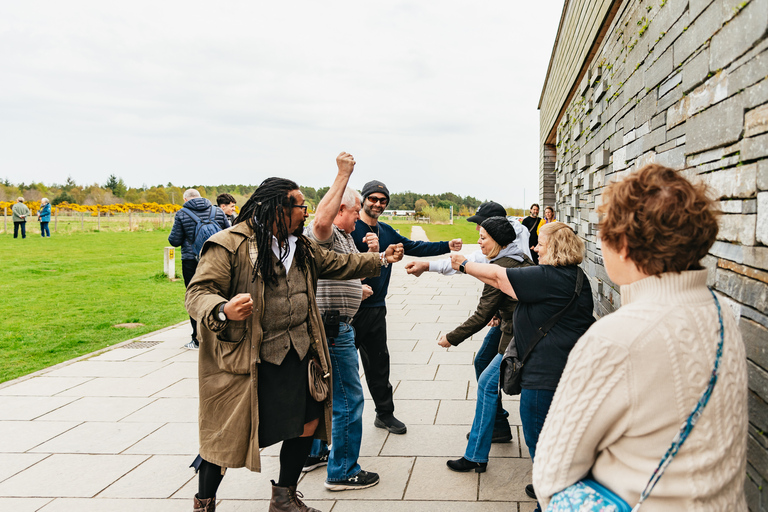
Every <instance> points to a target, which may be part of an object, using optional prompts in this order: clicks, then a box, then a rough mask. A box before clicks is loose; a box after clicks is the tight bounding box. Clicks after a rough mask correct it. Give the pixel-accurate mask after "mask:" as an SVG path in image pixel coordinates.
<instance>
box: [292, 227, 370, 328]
mask: <svg viewBox="0 0 768 512" xmlns="http://www.w3.org/2000/svg"><path fill="white" fill-rule="evenodd" d="M314 222H315V221H314V220H313V221H312V222H310V223H309V226H307V227H306V228H304V234H305V235H306V236H307V237H309V238H311V239H312V240H314V241H315V242H317V243H318V245H320V247H323V248H324V249H329V250H332V251H334V252H337V253H339V254H356V253H358V252H359V251H358V250H357V247H355V241H354V240H353V239H352V236H351V235H349V234H348V233H345V232H344V231H342V230H341V229H339V228H337V227H336V225H335V224H334V225H333V234H332V235H331V237H330V238H328V240H318V239H317V237H316V236H315V233H314V231H313V229H312V226H313V224H314ZM362 297H363V285H362V282H361V281H360V280H359V279H350V280H348V281H338V280H334V279H319V280H318V281H317V306H318V308H320V313H325V312H326V311H328V310H332V309H338V310H339V314H340V315H341V316H343V317H344V316H347V317H350V318H352V317H353V316H355V313H357V310H358V308H359V307H360V302H361V300H362Z"/></svg>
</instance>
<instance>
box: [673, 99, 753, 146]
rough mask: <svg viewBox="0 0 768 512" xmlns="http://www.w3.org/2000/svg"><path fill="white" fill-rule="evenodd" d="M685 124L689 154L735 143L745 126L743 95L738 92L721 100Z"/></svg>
mask: <svg viewBox="0 0 768 512" xmlns="http://www.w3.org/2000/svg"><path fill="white" fill-rule="evenodd" d="M685 124H686V125H687V128H686V139H685V143H686V144H685V147H686V153H687V154H689V155H690V154H694V153H700V152H701V151H705V150H707V149H711V148H716V147H720V146H724V145H726V144H733V143H734V142H736V141H737V140H739V138H740V137H741V133H742V131H743V128H744V106H743V97H742V95H741V94H737V95H736V96H733V97H731V98H729V99H727V100H725V101H721V102H720V103H718V104H716V105H715V106H713V107H710V108H708V109H707V110H705V111H703V112H699V113H698V114H696V115H695V116H693V117H691V118H689V119H688V121H686V123H685ZM742 151H743V150H742ZM742 158H743V157H742Z"/></svg>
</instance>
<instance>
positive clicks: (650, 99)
mask: <svg viewBox="0 0 768 512" xmlns="http://www.w3.org/2000/svg"><path fill="white" fill-rule="evenodd" d="M656 93H657V92H656V89H653V90H652V91H650V92H649V93H648V94H646V95H645V97H644V98H643V99H641V100H640V103H638V104H637V107H635V126H642V125H644V124H645V123H646V122H648V121H650V120H651V118H652V117H653V116H654V115H656V113H657V112H658V110H657V107H656Z"/></svg>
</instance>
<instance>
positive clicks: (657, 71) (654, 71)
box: [644, 48, 674, 89]
mask: <svg viewBox="0 0 768 512" xmlns="http://www.w3.org/2000/svg"><path fill="white" fill-rule="evenodd" d="M673 60H674V59H673V58H672V48H670V49H669V50H667V51H665V52H664V53H663V54H662V55H661V57H659V58H658V59H657V60H656V62H654V63H653V64H651V67H650V68H648V69H647V70H646V72H645V73H644V77H645V87H646V89H653V88H654V87H656V86H657V85H659V84H660V83H661V81H662V80H664V79H665V78H667V77H668V76H669V75H670V74H672V69H673V64H672V62H673Z"/></svg>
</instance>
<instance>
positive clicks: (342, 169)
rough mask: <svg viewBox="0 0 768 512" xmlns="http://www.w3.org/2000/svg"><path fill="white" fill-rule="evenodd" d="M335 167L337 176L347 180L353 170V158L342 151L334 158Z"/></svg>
mask: <svg viewBox="0 0 768 512" xmlns="http://www.w3.org/2000/svg"><path fill="white" fill-rule="evenodd" d="M336 166H337V167H338V168H339V174H342V175H344V176H346V177H347V178H349V177H350V176H351V175H352V171H354V170H355V157H353V156H352V155H350V154H349V153H345V152H344V151H342V152H341V153H339V156H337V157H336Z"/></svg>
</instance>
